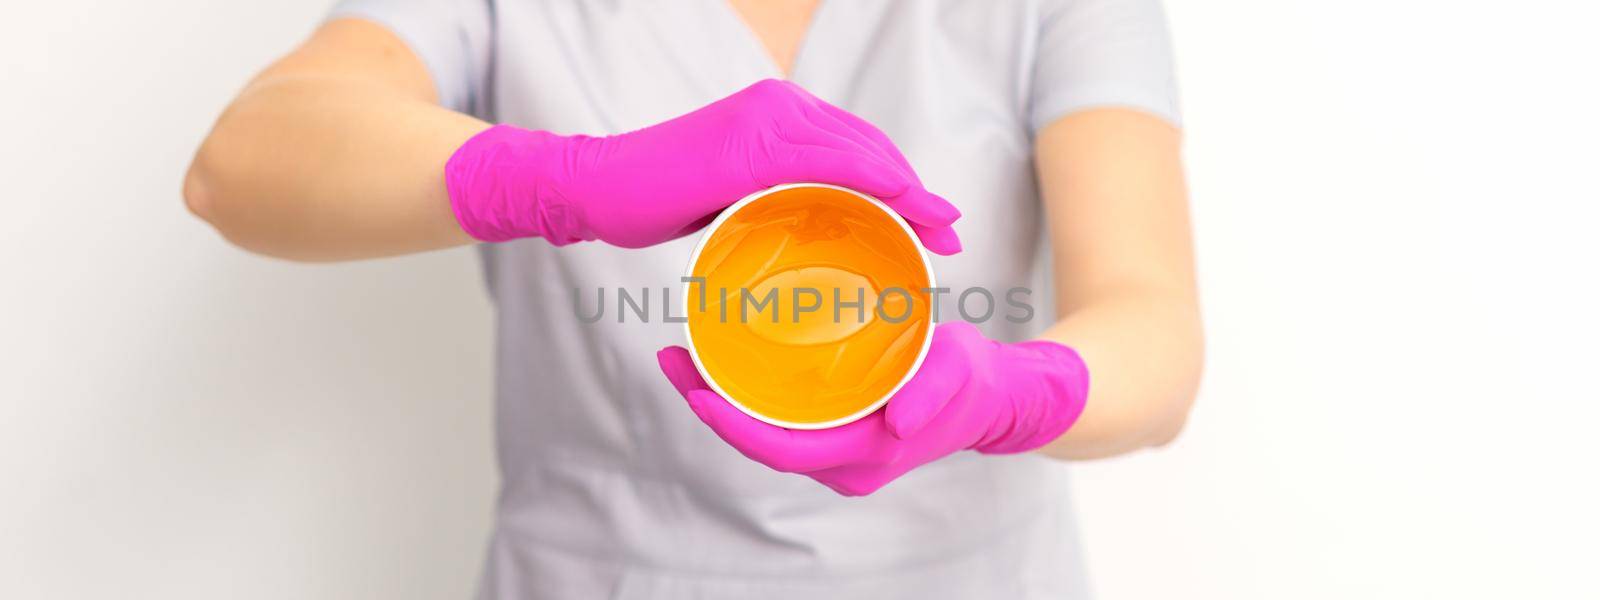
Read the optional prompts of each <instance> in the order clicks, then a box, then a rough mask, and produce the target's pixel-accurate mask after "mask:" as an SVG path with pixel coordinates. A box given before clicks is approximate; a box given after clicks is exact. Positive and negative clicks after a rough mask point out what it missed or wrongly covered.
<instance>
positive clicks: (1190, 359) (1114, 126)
mask: <svg viewBox="0 0 1600 600" xmlns="http://www.w3.org/2000/svg"><path fill="white" fill-rule="evenodd" d="M1178 148H1179V135H1178V131H1177V130H1176V129H1174V128H1173V127H1172V126H1171V125H1169V124H1167V123H1165V122H1162V121H1160V120H1158V119H1155V118H1153V117H1151V116H1149V115H1145V114H1141V113H1137V112H1134V111H1128V110H1117V109H1105V110H1093V111H1087V112H1084V113H1080V114H1077V115H1073V116H1069V117H1066V118H1063V119H1061V120H1060V121H1058V122H1057V123H1055V124H1053V125H1051V126H1050V127H1049V128H1047V129H1046V130H1045V131H1043V132H1042V133H1041V135H1040V137H1039V144H1038V147H1037V151H1038V161H1039V179H1040V184H1041V187H1042V189H1043V190H1044V195H1045V199H1046V202H1047V208H1048V211H1047V212H1048V216H1049V219H1050V234H1051V240H1052V249H1053V254H1054V258H1055V264H1054V267H1055V276H1056V281H1055V284H1056V303H1057V306H1058V309H1059V312H1058V315H1057V318H1058V319H1059V321H1058V322H1057V323H1056V324H1055V325H1054V326H1053V327H1052V328H1051V329H1050V330H1048V331H1047V332H1045V334H1044V337H1046V338H1047V339H1050V340H1053V341H1057V342H1060V343H1063V344H1066V345H1067V346H1070V347H1072V348H1074V349H1076V350H1077V351H1078V353H1079V354H1080V355H1081V356H1082V357H1083V359H1084V362H1085V363H1087V365H1088V367H1089V374H1090V383H1089V399H1088V403H1087V404H1086V405H1085V409H1084V413H1083V415H1082V416H1080V417H1079V420H1078V422H1077V423H1076V424H1074V425H1073V427H1072V429H1070V430H1068V431H1067V433H1066V434H1065V435H1062V436H1061V437H1060V438H1059V439H1057V440H1056V441H1055V442H1053V443H1052V444H1050V445H1048V446H1046V447H1045V448H1043V449H1041V451H1042V452H1044V453H1045V454H1048V455H1051V456H1055V457H1059V458H1072V459H1081V458H1100V457H1106V456H1113V455H1116V454H1122V453H1125V452H1131V451H1134V450H1137V449H1140V448H1145V447H1149V446H1154V445H1160V444H1164V443H1166V442H1168V441H1171V440H1172V439H1173V438H1174V437H1175V436H1177V434H1178V432H1179V431H1180V430H1181V429H1182V428H1183V424H1184V421H1185V419H1186V418H1187V415H1188V412H1189V407H1190V405H1191V404H1192V403H1193V402H1194V397H1195V390H1196V388H1197V387H1198V385H1199V379H1200V366H1201V362H1202V355H1203V342H1202V335H1201V326H1200V315H1199V312H1200V311H1199V308H1198V306H1199V303H1198V300H1197V298H1198V293H1197V291H1196V290H1197V286H1196V283H1195V274H1194V255H1193V249H1192V247H1193V244H1192V242H1191V234H1190V227H1189V218H1188V201H1187V192H1186V191H1185V186H1184V181H1183V169H1182V165H1181V161H1180V158H1179V152H1178Z"/></svg>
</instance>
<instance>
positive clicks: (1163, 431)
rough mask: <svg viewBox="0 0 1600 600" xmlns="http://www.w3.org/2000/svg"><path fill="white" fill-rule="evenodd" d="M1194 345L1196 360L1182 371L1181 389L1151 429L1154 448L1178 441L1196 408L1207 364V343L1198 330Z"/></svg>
mask: <svg viewBox="0 0 1600 600" xmlns="http://www.w3.org/2000/svg"><path fill="white" fill-rule="evenodd" d="M1194 346H1195V347H1194V350H1193V356H1194V360H1193V361H1192V364H1191V366H1190V367H1189V368H1187V369H1184V370H1183V371H1182V374H1181V377H1182V380H1181V382H1180V383H1179V385H1178V389H1179V390H1180V391H1179V392H1178V393H1176V394H1174V396H1173V401H1172V404H1171V406H1170V407H1169V408H1168V410H1167V413H1166V415H1165V418H1164V419H1162V420H1161V421H1160V423H1159V425H1157V426H1156V427H1155V428H1153V429H1152V430H1151V431H1150V435H1149V437H1148V438H1147V439H1148V445H1149V446H1150V447H1152V448H1161V447H1164V446H1167V445H1170V444H1171V443H1173V442H1175V441H1177V439H1178V436H1179V435H1181V434H1182V433H1183V430H1184V428H1185V427H1186V426H1187V425H1188V424H1189V414H1190V413H1191V412H1192V411H1193V410H1194V404H1195V400H1196V399H1197V398H1198V396H1199V393H1200V375H1201V373H1202V372H1203V371H1204V366H1205V343H1204V341H1203V337H1202V336H1201V335H1200V334H1198V332H1197V335H1196V339H1195V345H1194Z"/></svg>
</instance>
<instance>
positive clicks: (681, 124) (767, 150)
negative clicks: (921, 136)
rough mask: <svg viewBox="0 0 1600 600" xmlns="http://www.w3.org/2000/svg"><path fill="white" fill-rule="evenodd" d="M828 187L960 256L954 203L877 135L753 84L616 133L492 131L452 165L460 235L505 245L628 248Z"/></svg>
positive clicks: (799, 95)
mask: <svg viewBox="0 0 1600 600" xmlns="http://www.w3.org/2000/svg"><path fill="white" fill-rule="evenodd" d="M798 182H811V183H828V184H833V185H838V186H843V187H847V188H851V189H854V190H857V191H860V192H862V193H865V194H868V195H871V196H875V197H877V198H879V199H881V200H883V201H884V203H885V204H887V205H888V206H889V207H890V208H892V209H894V210H895V211H896V212H898V213H900V215H901V216H902V217H904V218H905V219H906V220H907V221H908V222H910V224H911V228H912V230H913V231H915V232H916V234H917V236H918V237H919V238H920V239H921V240H922V243H923V245H924V246H926V247H927V248H928V249H929V250H931V251H933V252H936V253H940V254H954V253H956V252H958V251H960V249H961V243H960V241H959V240H958V239H957V238H956V234H955V230H954V229H952V228H951V227H950V224H951V223H954V222H955V220H956V219H957V218H958V217H960V216H961V213H960V211H958V210H956V208H955V206H953V205H951V204H950V203H949V202H946V201H945V200H944V199H943V198H940V197H938V196H936V195H934V194H932V193H929V192H928V191H927V190H926V189H924V188H923V187H922V183H921V182H920V181H918V179H917V176H916V174H915V173H914V172H913V171H912V169H911V166H910V165H909V164H908V163H907V162H906V160H905V158H904V157H903V156H901V154H900V152H899V150H898V149H896V148H895V147H894V144H892V143H890V142H889V139H888V138H887V137H886V136H884V135H883V133H882V132H881V131H878V129H877V128H875V127H873V126H872V125H870V124H868V123H867V122H866V121H864V120H862V119H861V118H859V117H856V116H855V115H852V114H850V113H848V112H846V111H844V110H842V109H840V108H838V107H835V106H833V105H830V104H828V103H826V102H823V101H821V100H819V99H817V98H816V97H814V96H812V95H811V94H809V93H807V92H806V91H805V90H803V89H801V88H800V87H799V86H797V85H795V84H792V83H789V82H786V81H779V80H772V79H769V80H765V81H761V82H757V83H755V84H754V85H751V86H750V87H747V88H745V89H743V90H740V91H739V92H736V93H734V94H733V95H731V96H728V97H727V98H723V99H722V100H718V101H716V102H714V103H711V104H710V105H707V106H705V107H703V108H701V109H699V110H696V111H694V112H691V113H689V114H687V115H683V116H681V117H678V118H675V119H672V120H670V121H667V122H664V123H661V124H658V125H654V126H651V127H647V128H645V129H641V130H638V131H634V132H630V133H624V134H620V135H614V136H607V137H590V136H585V135H572V136H562V135H556V134H553V133H548V132H543V131H529V130H526V129H519V128H517V127H512V126H510V125H496V126H494V127H491V128H489V129H487V130H485V131H483V132H481V133H479V134H478V135H476V136H474V137H473V138H472V139H470V140H467V142H466V143H465V144H462V146H461V148H459V149H457V150H456V152H455V154H454V155H453V156H451V157H450V160H449V162H448V163H446V165H445V184H446V186H447V188H448V190H449V194H450V204H451V207H452V208H453V209H454V210H455V215H456V220H457V221H459V222H460V224H461V228H462V229H463V230H465V231H466V232H467V233H468V234H471V235H472V236H473V237H475V238H478V239H480V240H483V241H487V242H499V241H505V240H509V239H515V238H522V237H534V236H537V237H542V238H545V239H546V240H548V241H549V242H550V243H552V244H555V245H557V246H561V245H565V244H570V243H573V242H576V241H580V240H596V239H598V240H601V241H604V242H606V243H609V244H613V245H617V246H623V247H628V248H639V247H644V246H650V245H653V244H659V243H661V242H665V241H668V240H671V239H674V238H677V237H680V236H683V235H686V234H689V233H692V232H694V231H695V230H697V229H700V228H701V227H704V226H705V225H706V224H707V223H709V222H710V221H711V219H712V218H713V217H715V216H716V214H717V212H718V211H721V210H722V209H723V208H726V207H727V206H728V205H729V204H732V203H734V202H735V201H737V200H739V199H740V198H743V197H744V196H746V195H749V194H751V193H753V192H756V191H759V190H761V189H764V188H767V187H771V186H773V185H777V184H780V183H798Z"/></svg>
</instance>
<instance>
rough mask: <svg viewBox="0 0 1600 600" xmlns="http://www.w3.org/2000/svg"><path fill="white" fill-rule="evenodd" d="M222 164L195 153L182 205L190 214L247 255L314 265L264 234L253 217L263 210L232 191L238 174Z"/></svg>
mask: <svg viewBox="0 0 1600 600" xmlns="http://www.w3.org/2000/svg"><path fill="white" fill-rule="evenodd" d="M221 164H224V161H221V160H219V158H218V157H217V156H215V155H214V151H212V150H208V149H207V148H206V147H204V146H202V147H201V149H200V150H199V151H198V152H196V153H195V157H194V161H193V162H192V163H191V164H190V165H189V171H188V172H187V173H186V174H185V175H184V177H183V204H184V207H185V208H187V209H188V210H189V213H190V214H192V215H194V216H195V217H198V218H199V219H200V220H202V221H205V222H206V224H207V225H210V226H211V228H212V229H214V230H216V232H217V233H218V234H219V235H221V236H222V239H224V240H226V241H227V242H228V243H229V244H232V245H233V246H234V247H237V248H239V249H241V250H244V251H246V252H251V253H254V254H259V255H262V256H270V257H273V258H281V259H285V260H291V261H296V262H314V261H315V260H314V258H315V257H303V256H298V255H296V254H294V253H292V252H286V251H285V248H282V247H280V244H275V243H273V242H274V236H271V235H265V234H264V232H263V231H262V224H261V223H259V222H257V221H259V219H258V218H255V217H252V216H251V215H252V213H259V212H260V211H259V210H255V209H253V208H252V207H251V206H249V204H248V202H246V201H243V200H241V194H239V193H238V192H237V191H236V190H235V191H230V187H236V186H232V185H231V184H230V183H229V181H230V179H233V180H236V179H237V178H238V174H237V173H230V172H229V171H228V170H227V169H225V168H222V167H221V166H220V165H221Z"/></svg>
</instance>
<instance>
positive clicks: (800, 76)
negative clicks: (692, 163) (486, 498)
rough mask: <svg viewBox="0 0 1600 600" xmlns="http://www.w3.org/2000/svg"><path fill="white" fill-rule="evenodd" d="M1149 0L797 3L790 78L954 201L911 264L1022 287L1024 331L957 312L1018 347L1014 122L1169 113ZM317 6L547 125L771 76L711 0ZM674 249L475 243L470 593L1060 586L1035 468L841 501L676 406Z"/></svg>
mask: <svg viewBox="0 0 1600 600" xmlns="http://www.w3.org/2000/svg"><path fill="white" fill-rule="evenodd" d="M1157 2H1158V0H901V1H892V0H829V1H824V2H822V4H821V6H820V8H819V9H818V10H817V12H816V14H815V18H814V21H813V22H812V23H811V25H810V29H809V30H808V33H807V35H806V38H805V40H804V43H803V44H802V46H801V48H800V51H799V55H798V57H797V59H796V62H795V64H794V67H793V72H792V75H791V76H790V79H791V80H793V81H795V82H796V83H799V84H800V85H801V86H803V87H805V88H806V89H808V90H810V91H811V92H812V93H814V94H816V95H817V96H819V97H821V98H823V99H825V100H828V101H830V102H833V103H834V104H837V105H839V106H841V107H843V108H845V109H846V110H849V111H852V112H854V113H856V114H858V115H861V116H863V117H865V118H866V119H868V120H870V121H872V122H873V123H875V124H877V125H878V126H879V127H881V128H882V129H883V130H884V131H885V132H886V133H888V135H889V136H890V137H891V138H892V139H893V140H894V141H895V142H896V144H897V145H898V146H899V147H900V148H901V149H902V150H903V151H904V152H905V154H906V156H907V157H908V158H909V159H910V161H911V163H912V165H913V166H914V167H915V168H916V169H917V171H918V173H919V174H920V175H921V177H922V179H923V180H924V182H925V183H926V185H927V187H928V188H929V189H931V190H933V191H934V192H936V193H939V194H941V195H943V196H945V197H946V198H949V199H950V201H952V202H954V203H955V205H956V206H958V207H959V208H960V209H961V211H962V213H963V214H964V215H965V216H964V218H963V219H962V220H961V221H960V222H959V223H957V225H956V230H957V232H958V233H959V234H960V236H961V240H962V242H963V245H964V246H965V251H963V252H962V253H961V254H959V255H957V256H951V257H935V258H934V268H935V270H936V273H937V276H938V278H939V282H940V284H941V285H943V286H948V287H951V288H954V289H956V290H961V289H965V288H969V287H976V286H981V287H985V288H988V289H991V290H1006V289H1009V288H1011V287H1015V286H1033V287H1034V289H1035V290H1037V293H1035V294H1034V295H1033V297H1032V301H1033V304H1034V305H1035V308H1036V311H1035V313H1036V314H1035V315H1034V317H1035V318H1034V320H1033V322H1031V323H1026V324H1014V323H1011V322H1008V321H1006V320H1005V319H1001V318H995V319H991V320H990V321H989V322H988V323H986V324H985V325H984V326H983V327H984V330H985V331H986V332H987V333H988V334H989V335H991V336H992V337H995V338H997V339H1002V340H1012V341H1014V340H1019V339H1024V338H1026V337H1027V336H1029V335H1030V334H1032V333H1036V332H1037V331H1039V330H1040V329H1042V328H1043V327H1044V326H1045V325H1046V324H1047V323H1046V321H1047V320H1048V316H1049V315H1050V314H1051V312H1050V308H1049V306H1048V298H1047V297H1046V294H1045V290H1046V289H1048V286H1047V285H1046V284H1045V283H1046V282H1047V281H1048V280H1047V279H1046V278H1044V277H1043V273H1044V269H1045V268H1046V267H1047V263H1046V261H1045V258H1044V257H1045V253H1044V252H1043V251H1042V250H1043V248H1044V244H1045V238H1044V237H1043V235H1042V232H1041V227H1042V221H1043V219H1042V209H1041V205H1040V201H1039V191H1038V187H1037V184H1036V182H1035V178H1034V169H1033V153H1032V137H1033V133H1034V132H1035V131H1037V130H1038V129H1039V128H1041V127H1043V126H1044V125H1047V124H1049V123H1050V122H1052V121H1053V120H1055V119H1057V118H1059V117H1061V116H1062V115H1065V114H1067V113H1070V112H1072V111H1077V110H1083V109H1086V108H1092V107H1100V106H1119V107H1128V108H1134V109H1138V110H1142V111H1145V112H1148V113H1151V114H1154V115H1157V116H1159V117H1161V118H1164V119H1167V120H1169V121H1172V122H1174V123H1176V122H1177V110H1176V106H1175V99H1174V96H1175V94H1174V86H1173V82H1172V68H1171V62H1170V49H1169V45H1168V40H1167V34H1166V29H1165V24H1164V20H1163V16H1162V14H1161V9H1160V7H1159V5H1158V4H1157ZM334 15H335V16H348V17H359V18H365V19H369V20H372V21H376V22H378V23H380V24H382V25H385V26H387V27H388V28H389V29H391V30H392V31H393V32H394V33H396V34H397V35H398V36H399V37H400V38H401V39H403V40H405V41H406V42H407V43H408V44H409V45H410V47H411V48H412V49H413V50H414V51H415V52H416V53H417V55H418V56H419V57H421V59H422V60H423V61H424V62H425V63H426V65H427V67H428V69H429V71H430V72H431V74H432V76H433V78H434V81H435V83H436V84H437V85H438V91H439V96H440V98H441V102H442V103H443V104H444V105H446V106H448V107H450V108H454V109H456V110H461V111H463V112H468V113H472V114H475V115H477V116H479V117H482V118H484V119H486V120H489V121H493V122H503V123H510V124H514V125H518V126H521V127H526V128H532V129H542V130H549V131H554V132H557V133H585V134H592V135H600V134H611V133H620V132H625V131H629V130H633V129H637V128H641V127H644V126H647V125H650V124H653V123H656V122H659V121H662V120H665V119H669V118H672V117H674V116H677V115H679V114H682V113H685V112H688V111H690V110H693V109H695V108H697V107H700V106H702V105H704V104H707V103H709V102H712V101H714V100H716V99H718V98H721V97H723V96H726V95H727V94H729V93H732V92H734V91H737V90H739V89H740V88H743V87H744V86H746V85H749V84H750V83H752V82H754V81H756V80H759V79H763V78H768V77H778V76H780V73H779V72H778V70H777V68H776V67H775V66H774V64H773V63H772V61H771V60H770V59H769V57H768V55H767V54H766V53H765V52H764V50H763V48H762V45H761V44H760V42H759V40H758V39H757V38H756V37H755V36H754V34H753V33H752V32H751V31H750V30H749V29H748V28H747V27H746V26H745V25H744V24H743V23H742V22H741V21H740V19H739V17H738V15H737V13H736V12H734V11H733V9H732V8H731V7H730V6H729V5H728V4H727V3H726V2H724V1H723V0H587V1H585V0H520V1H518V0H501V1H489V0H434V1H427V0H349V1H345V2H343V3H341V4H340V5H339V6H338V7H337V8H336V9H335V10H334ZM646 200H647V199H646ZM730 200H731V199H730ZM694 241H695V238H694V237H693V236H691V237H689V238H684V239H680V240H677V241H674V242H670V243H666V244H662V245H659V246H656V247H652V248H648V249H643V250H626V249H621V248H614V247H610V246H606V245H604V244H600V243H585V244H577V245H573V246H568V247H565V248H554V247H551V246H550V245H549V244H547V243H545V242H544V241H543V240H539V239H528V240H520V241H515V242H510V243H504V244H496V245H486V246H484V247H483V259H484V268H485V273H486V276H487V279H488V288H489V291H490V293H491V294H492V295H493V298H494V304H495V307H496V312H497V319H498V353H497V357H498V358H497V364H496V373H497V376H496V377H497V382H496V384H497V410H496V425H497V435H498V446H497V449H498V456H499V462H500V470H501V475H502V480H503V481H502V486H503V489H502V491H501V494H500V498H499V502H498V507H497V512H496V515H495V528H494V536H493V540H492V541H491V542H490V545H489V549H488V557H487V564H486V567H485V570H484V575H483V578H482V581H481V585H480V596H481V597H482V598H493V599H501V598H505V599H510V598H521V599H543V598H552V599H557V598H559V599H587V598H624V599H634V598H651V599H688V598H696V599H702V598H703V599H724V598H727V599H735V598H737V599H761V600H784V599H791V598H793V599H806V600H813V599H819V598H829V599H855V598H861V599H867V598H871V599H875V600H876V599H887V598H915V599H919V600H936V599H946V598H949V599H955V598H962V599H966V598H982V599H1008V600H1011V599H1032V598H1080V597H1084V596H1085V594H1086V591H1085V588H1086V586H1085V581H1084V577H1083V571H1082V561H1081V557H1080V556H1079V550H1078V548H1077V546H1076V533H1075V527H1074V525H1073V519H1072V512H1071V509H1070V503H1069V496H1068V494H1067V489H1066V482H1065V473H1064V471H1065V467H1063V466H1062V465H1061V464H1059V463H1056V462H1053V461H1050V460H1047V459H1042V458H1038V457H1035V456H982V455H978V454H976V453H972V452H962V453H958V454H956V455H954V456H951V457H948V458H946V459H943V460H940V461H936V462H934V463H932V464H929V465H926V466H924V467H922V468H920V469H917V470H915V471H912V472H911V473H909V474H907V475H906V476H905V477H902V478H901V479H899V480H897V481H895V482H893V483H891V484H890V485H889V486H887V487H885V488H884V489H882V490H881V491H879V492H877V493H875V494H873V495H871V496H867V497H863V498H844V497H840V496H838V495H837V494H835V493H833V492H832V491H829V490H828V489H827V488H825V487H823V486H821V485H819V484H817V483H815V482H813V481H811V480H810V479H807V478H805V477H803V476H798V475H791V474H783V473H777V472H774V471H771V470H769V469H767V468H766V467H764V466H762V465H760V464H757V463H755V462H752V461H750V460H748V459H746V458H744V457H743V456H741V455H740V454H739V453H738V452H737V451H735V450H734V449H732V448H731V447H729V446H728V445H726V444H724V443H723V442H722V441H721V440H719V439H718V438H717V437H716V436H715V435H714V434H713V433H712V432H711V431H710V430H709V429H707V428H706V427H705V426H704V425H702V424H701V423H700V422H699V421H698V420H696V418H695V416H694V415H693V414H692V413H691V412H690V411H689V410H688V407H687V406H686V405H685V404H684V402H683V400H682V399H681V398H680V397H679V396H678V394H677V393H676V392H675V391H674V390H673V388H672V386H671V385H669V384H668V383H667V380H666V378H665V377H663V376H662V375H661V373H660V371H659V370H658V368H657V366H656V360H655V352H656V351H657V350H658V349H660V348H662V347H663V346H667V345H669V344H681V343H682V342H683V329H682V325H680V324H675V323H664V322H663V320H662V318H661V316H662V315H661V309H662V306H661V302H662V299H663V294H662V291H661V290H662V288H672V289H673V290H677V289H678V286H679V285H680V284H679V281H678V277H679V276H680V275H681V274H682V272H683V270H684V266H685V263H686V262H687V260H688V257H689V254H690V251H691V249H692V247H693V244H694ZM618 287H626V288H629V289H630V290H632V291H633V296H635V297H638V296H640V295H642V294H641V292H640V290H641V288H650V289H651V293H650V294H649V295H650V302H651V303H650V306H649V310H650V312H651V314H650V322H649V323H641V322H639V320H638V319H637V318H636V317H635V315H634V314H632V313H631V312H630V313H628V314H627V315H626V317H627V318H626V319H625V320H626V322H623V323H618V322H617V318H618V314H619V311H618V310H617V305H616V288H618ZM598 288H605V289H606V300H607V302H608V304H609V306H606V307H605V313H604V317H603V318H602V319H601V320H600V321H599V322H596V323H584V322H583V321H582V320H580V319H579V318H577V316H576V311H575V309H574V308H575V307H574V290H582V291H583V292H584V294H585V298H586V300H585V302H584V304H583V309H584V312H586V313H589V312H592V311H593V310H594V308H595V300H594V294H595V290H596V289H598ZM673 296H674V300H675V299H676V293H674V294H673ZM943 300H944V302H943V303H942V308H941V313H943V314H941V316H942V317H943V318H944V319H946V320H948V319H951V318H955V313H954V311H953V308H954V304H953V302H952V300H953V298H950V297H948V296H947V297H945V298H944V299H943ZM969 302H972V303H974V304H972V305H969V311H970V312H972V313H981V312H982V308H983V307H982V306H980V305H979V303H980V302H981V297H975V298H971V299H969ZM1004 309H1005V307H1004V305H1003V304H1002V305H1001V306H1000V307H999V308H998V310H1004ZM672 314H674V315H676V316H681V315H682V314H683V313H682V307H681V306H676V307H673V309H672ZM441 401H448V399H441Z"/></svg>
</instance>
